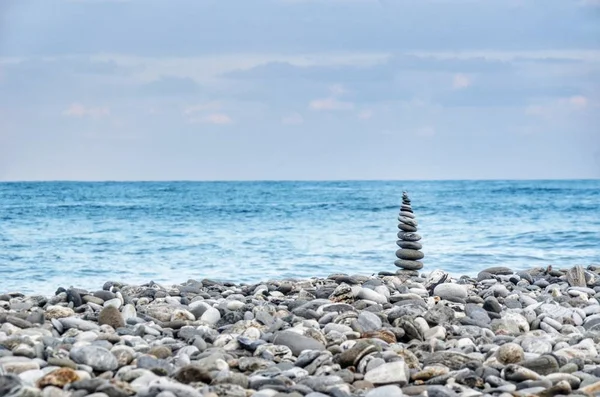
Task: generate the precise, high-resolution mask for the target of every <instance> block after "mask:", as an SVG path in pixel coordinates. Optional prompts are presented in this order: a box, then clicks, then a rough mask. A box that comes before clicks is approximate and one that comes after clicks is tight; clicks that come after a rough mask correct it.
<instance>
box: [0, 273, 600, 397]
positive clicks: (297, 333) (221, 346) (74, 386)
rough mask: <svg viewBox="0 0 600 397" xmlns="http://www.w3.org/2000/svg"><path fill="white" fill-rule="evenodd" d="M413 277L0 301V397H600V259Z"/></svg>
mask: <svg viewBox="0 0 600 397" xmlns="http://www.w3.org/2000/svg"><path fill="white" fill-rule="evenodd" d="M425 270H426V272H425V273H419V272H418V271H404V270H399V271H398V272H395V273H394V272H381V273H380V274H377V275H374V276H360V275H346V274H334V275H330V276H329V277H325V278H318V277H314V278H309V279H306V278H304V279H281V280H268V281H264V282H261V283H253V284H237V283H229V282H218V281H213V280H209V279H203V280H200V281H196V280H188V281H187V282H185V283H182V284H176V285H161V284H158V283H154V282H149V283H147V284H144V285H126V284H123V283H120V282H115V281H108V282H106V283H105V284H104V285H103V286H101V288H99V289H98V290H90V291H88V290H82V289H78V288H69V289H65V288H62V287H59V289H58V290H57V292H56V294H55V295H53V296H42V295H35V294H27V295H25V294H21V293H18V292H10V293H7V294H0V395H3V396H7V397H8V396H10V397H12V396H20V397H25V396H40V397H46V396H52V397H54V396H56V397H59V396H65V397H67V396H74V397H77V396H86V395H93V396H94V397H114V396H140V397H146V396H152V397H155V396H157V397H172V396H185V397H193V396H197V397H200V396H212V397H214V396H225V395H226V396H240V397H242V396H243V397H245V396H251V395H254V396H256V397H272V396H275V395H277V396H278V397H280V396H289V397H292V396H295V397H297V396H305V395H306V396H309V397H323V396H334V397H337V396H368V397H378V396H391V397H394V396H402V395H426V394H428V395H436V396H442V395H443V396H455V395H462V396H479V395H506V396H508V395H518V396H520V395H523V396H525V395H543V396H555V395H569V394H571V395H594V394H596V393H598V392H600V359H599V358H598V357H597V356H598V351H599V349H600V303H599V301H598V299H597V295H596V294H597V293H600V267H596V266H593V265H590V266H588V267H587V268H583V267H581V266H576V267H573V268H570V269H556V268H552V267H547V268H534V269H529V270H526V271H518V272H515V271H513V270H511V269H509V268H505V267H493V268H489V269H486V270H483V271H481V272H479V273H478V275H477V276H476V277H471V276H461V277H453V276H451V275H450V274H448V273H447V272H445V271H442V270H433V269H431V270H433V271H429V269H427V268H426V269H425ZM598 296H600V295H598ZM278 393H279V394H278Z"/></svg>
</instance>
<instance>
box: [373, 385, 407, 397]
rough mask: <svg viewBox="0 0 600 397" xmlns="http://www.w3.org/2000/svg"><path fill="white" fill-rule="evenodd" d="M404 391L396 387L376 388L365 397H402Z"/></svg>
mask: <svg viewBox="0 0 600 397" xmlns="http://www.w3.org/2000/svg"><path fill="white" fill-rule="evenodd" d="M403 395H404V394H402V389H401V388H399V387H398V386H396V385H387V386H381V387H376V388H375V389H371V390H369V392H368V393H367V394H366V395H365V397H402V396H403Z"/></svg>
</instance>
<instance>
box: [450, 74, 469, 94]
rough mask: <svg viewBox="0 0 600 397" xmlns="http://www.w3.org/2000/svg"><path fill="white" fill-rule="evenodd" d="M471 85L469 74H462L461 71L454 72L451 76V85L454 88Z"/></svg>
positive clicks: (458, 88)
mask: <svg viewBox="0 0 600 397" xmlns="http://www.w3.org/2000/svg"><path fill="white" fill-rule="evenodd" d="M470 85H471V79H470V78H469V76H467V75H464V74H462V73H458V74H455V75H454V77H453V78H452V87H453V88H454V89H457V90H460V89H462V88H467V87H468V86H470Z"/></svg>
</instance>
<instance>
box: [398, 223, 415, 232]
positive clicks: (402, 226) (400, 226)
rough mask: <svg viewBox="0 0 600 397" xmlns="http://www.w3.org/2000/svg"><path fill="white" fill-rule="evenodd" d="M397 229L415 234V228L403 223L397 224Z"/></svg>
mask: <svg viewBox="0 0 600 397" xmlns="http://www.w3.org/2000/svg"><path fill="white" fill-rule="evenodd" d="M398 229H400V230H402V231H405V232H416V231H417V228H416V227H414V226H410V225H405V224H404V223H399V224H398Z"/></svg>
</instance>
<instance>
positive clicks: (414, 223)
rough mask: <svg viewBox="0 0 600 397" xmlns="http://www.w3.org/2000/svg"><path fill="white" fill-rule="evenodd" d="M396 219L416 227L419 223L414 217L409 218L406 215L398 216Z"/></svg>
mask: <svg viewBox="0 0 600 397" xmlns="http://www.w3.org/2000/svg"><path fill="white" fill-rule="evenodd" d="M398 221H400V222H402V223H404V224H405V225H408V226H414V227H417V226H418V225H419V224H418V222H417V220H416V219H414V218H409V217H407V216H399V217H398Z"/></svg>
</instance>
